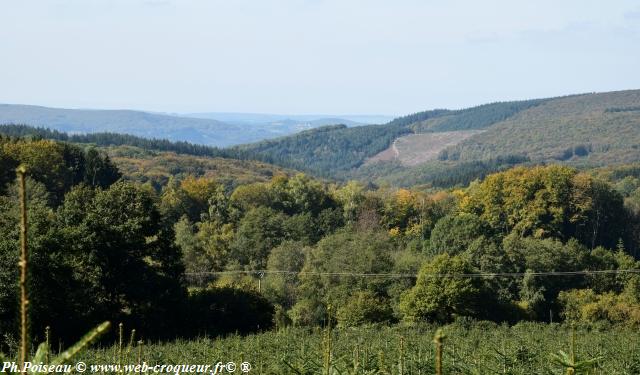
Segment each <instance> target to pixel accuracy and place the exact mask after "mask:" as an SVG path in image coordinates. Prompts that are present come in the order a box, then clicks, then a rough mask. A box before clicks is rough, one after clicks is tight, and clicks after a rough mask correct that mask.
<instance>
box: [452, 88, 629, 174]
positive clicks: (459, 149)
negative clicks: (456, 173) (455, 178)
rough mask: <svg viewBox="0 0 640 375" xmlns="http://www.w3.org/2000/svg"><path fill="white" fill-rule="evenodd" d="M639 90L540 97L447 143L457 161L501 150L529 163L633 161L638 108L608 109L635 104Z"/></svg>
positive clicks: (599, 163)
mask: <svg viewBox="0 0 640 375" xmlns="http://www.w3.org/2000/svg"><path fill="white" fill-rule="evenodd" d="M639 102H640V92H639V91H637V90H632V91H617V92H610V93H601V94H587V95H574V96H568V97H563V98H557V99H553V100H548V101H545V102H544V103H542V104H540V105H538V106H536V107H533V108H531V109H529V110H525V111H521V112H519V113H517V114H516V115H514V116H512V117H510V118H508V119H506V120H505V121H502V122H500V123H498V124H497V125H496V126H492V127H490V128H488V129H487V131H486V132H484V133H482V134H480V135H478V136H475V137H473V138H471V139H468V140H466V141H464V142H462V143H460V144H458V145H456V146H453V147H451V148H449V150H448V152H449V155H457V158H459V159H460V160H478V159H481V160H484V159H489V158H494V157H496V156H498V155H504V154H520V155H526V156H528V157H530V158H531V160H533V161H535V162H549V161H554V160H565V159H567V162H569V163H572V164H576V165H591V166H594V165H605V164H613V163H622V162H632V161H637V160H638V158H639V157H640V150H639V149H638V148H637V144H638V143H639V141H640V136H639V135H638V131H637V128H636V124H637V123H638V119H640V112H638V111H610V110H609V111H608V110H607V109H609V108H612V107H635V106H637V105H638V103H639Z"/></svg>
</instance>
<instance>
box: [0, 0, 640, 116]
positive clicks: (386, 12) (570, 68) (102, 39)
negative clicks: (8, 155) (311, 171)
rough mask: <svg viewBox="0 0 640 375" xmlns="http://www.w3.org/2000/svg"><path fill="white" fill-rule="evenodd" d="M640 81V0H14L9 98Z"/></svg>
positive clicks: (542, 92) (455, 96)
mask: <svg viewBox="0 0 640 375" xmlns="http://www.w3.org/2000/svg"><path fill="white" fill-rule="evenodd" d="M632 88H640V1H638V0H607V1H605V0H600V1H589V0H535V1H533V0H529V1H518V0H485V1H478V0H465V1H462V0H147V1H142V0H140V1H138V0H102V1H98V0H68V1H62V0H58V1H54V0H50V1H44V0H41V1H35V0H34V1H30V0H27V1H3V2H2V4H1V5H0V103H22V104H39V105H47V106H56V107H71V108H78V107H83V108H132V109H143V110H152V111H166V112H203V111H225V112H267V113H291V114H304V113H327V114H354V113H371V114H406V113H410V112H416V111H419V110H424V109H431V108H441V107H447V108H459V107H465V106H470V105H474V104H481V103H486V102H491V101H496V100H510V99H525V98H535V97H547V96H555V95H564V94H572V93H582V92H591V91H609V90H621V89H632Z"/></svg>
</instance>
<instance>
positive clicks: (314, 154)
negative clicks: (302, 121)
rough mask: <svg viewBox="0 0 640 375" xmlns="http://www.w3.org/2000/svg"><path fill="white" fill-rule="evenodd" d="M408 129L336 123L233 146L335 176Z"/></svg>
mask: <svg viewBox="0 0 640 375" xmlns="http://www.w3.org/2000/svg"><path fill="white" fill-rule="evenodd" d="M410 132H411V130H410V129H408V128H406V127H403V126H398V125H396V124H394V123H393V122H391V123H389V124H387V125H368V126H358V127H353V128H347V127H346V126H345V125H335V126H326V127H321V128H316V129H312V130H307V131H303V132H300V133H298V134H294V135H291V136H289V137H284V138H278V139H275V140H267V141H262V142H258V143H255V144H251V145H246V146H239V147H236V148H234V149H233V150H237V151H239V152H246V153H250V154H252V155H255V156H256V157H257V158H258V159H260V160H262V161H266V162H268V163H273V164H277V165H281V166H285V167H288V168H295V169H298V170H301V171H307V172H311V173H314V174H315V175H319V176H338V175H340V174H344V173H345V172H348V171H349V170H350V169H352V168H356V167H358V166H360V165H361V164H362V163H363V162H364V160H365V159H366V158H367V157H370V156H373V155H375V154H377V153H378V152H380V151H382V150H384V149H385V148H387V147H389V145H390V144H391V142H393V140H394V139H395V138H397V137H399V136H401V135H404V134H407V133H410Z"/></svg>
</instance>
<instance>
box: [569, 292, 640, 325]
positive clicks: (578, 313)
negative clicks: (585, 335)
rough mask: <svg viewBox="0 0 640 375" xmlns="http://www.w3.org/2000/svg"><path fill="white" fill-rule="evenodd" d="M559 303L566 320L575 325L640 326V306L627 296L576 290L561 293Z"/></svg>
mask: <svg viewBox="0 0 640 375" xmlns="http://www.w3.org/2000/svg"><path fill="white" fill-rule="evenodd" d="M558 301H559V302H560V304H562V306H563V316H564V318H565V319H566V320H568V321H570V322H573V323H578V324H597V323H602V322H607V323H612V324H625V325H630V326H635V327H639V326H640V304H639V303H638V302H637V300H634V299H633V298H631V297H630V296H629V295H626V294H616V293H614V292H604V293H602V294H598V293H596V292H594V291H593V290H592V289H574V290H569V291H562V292H560V295H559V296H558Z"/></svg>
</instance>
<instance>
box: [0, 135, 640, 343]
mask: <svg viewBox="0 0 640 375" xmlns="http://www.w3.org/2000/svg"><path fill="white" fill-rule="evenodd" d="M108 151H109V152H110V153H111V155H112V157H109V156H107V155H106V154H105V152H104V150H101V149H95V148H93V147H91V146H89V147H84V146H78V145H75V144H71V143H64V142H58V141H52V140H42V139H40V140H38V139H28V138H27V139H25V138H13V137H12V138H8V137H2V138H0V171H2V172H3V173H2V175H1V176H0V223H2V225H0V231H1V232H0V265H1V267H0V281H2V282H1V283H0V328H1V329H2V332H7V335H12V332H14V330H13V322H14V321H15V317H16V314H17V305H16V304H15V303H14V302H13V301H15V300H16V299H17V295H16V293H17V288H14V286H15V283H14V282H12V281H11V280H16V278H17V272H18V269H17V267H15V264H17V256H18V252H17V251H16V249H17V248H18V243H19V230H18V228H19V225H18V224H17V223H18V218H19V215H18V207H19V206H18V199H17V196H18V194H17V189H16V184H15V182H14V181H15V173H14V170H15V167H16V166H17V165H19V164H22V165H24V166H25V167H26V168H27V170H28V171H29V172H28V176H29V178H28V187H29V189H28V202H29V208H28V215H29V218H30V223H31V225H30V229H29V237H30V248H31V251H32V255H33V256H32V258H31V263H30V265H31V267H32V269H33V270H34V272H33V279H32V281H31V283H32V285H33V286H34V290H35V291H36V292H34V293H33V294H32V296H31V298H32V305H33V306H34V307H33V309H32V327H33V330H34V332H44V329H45V327H46V326H48V325H50V326H52V327H56V328H55V329H56V332H60V333H59V334H58V335H59V336H58V337H60V339H61V340H66V339H67V338H68V337H74V336H77V335H78V334H79V333H80V332H82V331H83V330H85V329H87V328H88V327H91V326H92V325H94V324H95V323H96V322H100V321H103V320H105V319H111V320H115V321H121V322H124V323H125V324H126V326H127V327H136V329H137V330H138V332H141V333H142V334H143V335H144V337H145V338H156V337H165V338H166V337H169V338H170V337H176V336H182V337H195V336H200V335H218V334H224V333H228V332H235V331H237V332H241V333H242V332H245V333H246V332H253V331H256V330H260V329H268V328H270V327H272V326H273V325H274V324H275V325H276V326H278V327H283V326H287V325H291V324H294V325H297V326H303V327H311V326H321V325H324V324H326V320H327V316H328V315H330V316H331V317H332V318H331V319H332V324H333V323H335V324H337V326H338V327H340V328H346V327H353V326H362V325H368V324H394V323H397V322H405V323H407V324H411V323H415V322H424V321H427V322H436V323H439V324H444V323H448V322H451V321H453V320H455V319H460V318H461V317H466V318H468V319H482V320H491V321H495V322H510V323H515V322H520V321H548V320H549V318H550V316H551V315H552V316H553V319H554V321H557V320H558V319H560V320H567V321H571V322H574V323H578V324H585V325H593V324H617V325H622V326H629V327H637V326H639V325H640V320H639V319H638V317H639V316H640V315H639V312H640V275H638V274H635V273H633V272H628V271H629V270H634V269H636V270H637V269H640V262H639V261H638V260H637V259H638V255H639V254H640V252H639V250H640V238H639V237H638V233H640V231H639V228H640V167H639V166H638V165H637V164H630V165H626V166H621V167H608V168H601V169H597V170H593V171H590V172H589V173H585V172H579V171H577V170H575V169H572V168H569V167H566V166H560V165H551V166H544V167H541V166H538V167H530V168H526V167H517V168H512V169H509V170H506V171H504V172H501V173H496V174H490V175H488V176H487V177H486V178H485V179H484V180H482V181H477V182H474V183H472V184H471V185H469V186H465V187H463V188H460V189H456V190H441V191H437V190H434V191H431V192H429V193H426V192H423V191H418V190H410V189H398V188H376V187H373V186H366V185H364V184H361V183H359V182H356V181H351V182H348V183H341V184H330V183H326V182H323V181H319V180H316V179H314V178H311V177H309V176H307V175H304V174H299V173H298V174H294V173H290V174H286V173H280V171H279V170H272V171H270V172H266V171H265V173H264V174H261V175H260V174H259V173H257V174H251V173H255V172H248V174H249V175H248V177H247V178H246V179H245V180H241V179H236V180H235V182H234V183H233V184H229V183H228V182H227V181H226V180H225V179H226V177H225V173H227V172H226V171H219V170H216V169H214V168H212V167H211V166H210V165H209V164H207V163H208V162H209V161H205V160H203V159H199V158H194V159H193V160H188V159H186V160H184V161H185V162H184V163H183V160H182V159H180V160H176V159H174V160H172V159H171V158H172V157H173V158H177V156H175V154H173V156H170V155H166V154H152V153H149V152H148V151H141V150H140V149H136V148H130V147H129V148H127V147H118V148H113V149H108ZM119 158H126V159H127V160H126V161H124V162H121V163H122V164H120V165H122V166H124V167H125V168H124V169H123V170H119V169H118V168H117V166H116V164H117V163H118V159H119ZM156 158H158V159H156ZM163 160H168V161H163ZM114 161H115V163H114ZM210 162H211V163H216V161H215V159H211V160H210ZM136 163H140V164H141V165H142V168H141V169H140V170H138V171H137V172H139V173H141V175H139V176H136V175H135V173H136V170H137V168H134V167H130V166H131V165H133V164H136ZM146 163H151V165H152V166H153V167H152V168H151V170H148V169H147V167H146V166H145V164H146ZM262 167H264V168H269V167H268V166H264V165H263V166H262ZM163 168H165V169H163ZM174 168H176V169H174ZM199 168H201V169H199ZM154 171H156V172H154ZM158 171H160V172H158ZM232 172H233V171H232ZM155 173H160V174H164V173H166V174H167V175H168V176H169V178H168V180H167V181H166V183H158V184H148V183H141V179H142V178H143V177H144V176H146V175H147V174H149V175H153V174H155ZM234 173H235V172H234ZM270 173H273V175H272V176H268V175H269V174H270ZM159 181H162V180H159ZM36 271H37V272H36ZM593 271H604V272H605V273H598V272H593ZM461 274H465V275H466V274H472V275H476V274H481V275H483V276H482V277H464V278H461V277H458V276H459V275H461ZM366 275H375V276H376V277H368V276H366ZM394 275H395V276H394ZM434 275H437V276H439V277H434ZM442 275H451V277H447V276H442ZM496 275H509V276H508V277H499V276H496ZM540 275H551V276H549V277H541V276H540ZM400 276H401V277H400ZM440 276H442V277H440ZM87 301H99V302H100V303H89V304H87ZM330 309H331V311H330ZM0 345H3V346H7V345H9V342H8V341H2V342H0Z"/></svg>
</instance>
